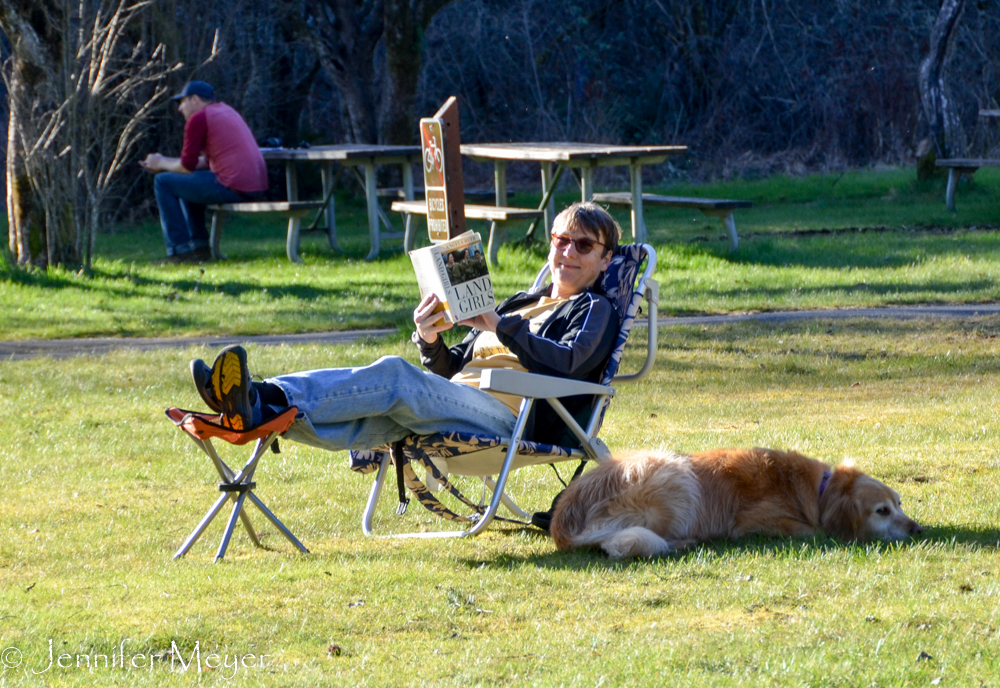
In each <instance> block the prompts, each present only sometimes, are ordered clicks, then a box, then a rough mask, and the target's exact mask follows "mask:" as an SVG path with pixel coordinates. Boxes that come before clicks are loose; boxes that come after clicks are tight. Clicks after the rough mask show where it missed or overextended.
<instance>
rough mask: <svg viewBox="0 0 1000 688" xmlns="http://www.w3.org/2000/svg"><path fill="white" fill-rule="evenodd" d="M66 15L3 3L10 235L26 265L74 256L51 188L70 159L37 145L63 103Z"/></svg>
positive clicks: (68, 227)
mask: <svg viewBox="0 0 1000 688" xmlns="http://www.w3.org/2000/svg"><path fill="white" fill-rule="evenodd" d="M62 10H63V4H62V3H45V4H36V3H33V2H18V1H17V0H2V1H0V30H2V31H3V33H4V34H5V35H6V36H7V39H8V40H9V41H10V44H11V53H12V54H11V63H10V66H9V67H8V70H7V71H6V72H5V73H4V78H5V79H6V81H7V90H8V94H9V105H10V118H9V121H8V133H7V170H6V171H7V223H8V236H9V245H10V249H11V252H12V253H13V254H14V256H15V258H16V259H17V262H18V263H19V264H22V265H24V264H27V263H35V264H38V265H45V264H51V263H61V262H63V261H64V260H66V259H67V258H69V259H71V260H72V258H73V256H72V252H73V249H74V243H75V242H74V241H73V228H72V213H71V212H67V210H68V209H67V208H64V207H63V204H61V203H59V199H58V198H52V197H50V194H49V193H48V191H49V189H48V188H47V187H46V183H45V182H46V180H51V179H55V178H57V177H58V176H59V175H58V170H59V167H60V166H61V165H63V164H64V161H61V160H59V159H58V158H55V156H51V155H48V154H46V151H44V150H43V149H42V148H43V147H42V146H36V145H34V144H35V143H37V142H38V140H39V138H40V137H42V136H44V132H45V128H46V125H47V124H49V123H51V122H52V121H53V117H54V116H55V112H56V110H57V108H58V107H59V104H60V103H61V102H62V98H61V97H60V95H61V94H60V86H61V83H60V77H61V74H62V70H61V69H60V66H61V64H62V51H63V36H62V32H61V31H60V26H61V23H62V21H63V19H64V17H63V15H62ZM67 251H68V252H69V254H68V255H67Z"/></svg>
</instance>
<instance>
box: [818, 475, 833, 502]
mask: <svg viewBox="0 0 1000 688" xmlns="http://www.w3.org/2000/svg"><path fill="white" fill-rule="evenodd" d="M831 477H833V473H831V472H830V471H826V472H825V473H824V474H823V479H822V480H821V481H820V483H819V498H820V499H823V493H824V492H825V491H826V486H827V485H828V484H829V483H830V478H831Z"/></svg>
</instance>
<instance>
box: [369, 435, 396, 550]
mask: <svg viewBox="0 0 1000 688" xmlns="http://www.w3.org/2000/svg"><path fill="white" fill-rule="evenodd" d="M391 462H392V459H391V458H390V457H389V454H388V453H387V454H386V455H385V456H384V457H383V458H382V463H381V464H379V467H378V475H376V476H375V484H374V485H372V490H371V492H370V493H369V494H368V503H367V504H366V505H365V513H364V515H363V516H362V517H361V532H363V533H364V534H365V535H373V534H374V531H373V530H372V518H373V516H374V515H375V507H376V506H378V500H379V498H380V497H381V496H382V488H383V487H384V486H385V479H386V476H387V475H388V474H389V471H388V467H389V464H390V463H391Z"/></svg>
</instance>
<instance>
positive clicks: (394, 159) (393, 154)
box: [260, 144, 421, 260]
mask: <svg viewBox="0 0 1000 688" xmlns="http://www.w3.org/2000/svg"><path fill="white" fill-rule="evenodd" d="M260 152H261V154H262V155H263V156H264V160H266V161H269V162H276V161H284V163H285V184H286V186H287V190H288V200H289V202H292V203H294V202H296V201H299V200H300V199H299V180H298V171H297V169H296V163H297V162H299V161H306V160H312V161H316V162H319V163H320V174H321V175H322V184H323V196H324V197H326V196H329V201H328V202H327V205H326V209H325V210H324V214H325V215H326V218H325V220H326V230H327V237H328V240H329V242H330V248H332V249H333V250H335V251H339V250H340V247H339V246H338V245H337V222H336V216H335V214H334V207H333V205H334V204H333V195H332V194H330V189H331V188H332V187H333V164H334V163H335V162H336V163H340V165H341V166H344V167H351V168H353V171H354V173H355V175H356V176H357V178H358V181H360V182H361V185H362V186H363V187H364V189H365V198H366V200H367V203H368V236H369V241H370V250H369V251H368V255H367V256H366V258H365V260H374V259H375V258H377V257H378V253H379V248H380V244H381V240H382V239H392V238H399V239H401V238H403V234H402V233H401V232H399V233H395V232H393V227H392V224H391V223H390V222H389V219H388V218H387V217H386V215H385V213H384V212H383V211H382V208H381V207H380V206H379V204H378V183H377V181H376V178H375V166H376V165H399V166H400V168H401V169H402V171H403V195H404V197H405V199H406V200H413V165H414V164H415V163H419V162H420V161H421V153H420V146H378V145H367V144H336V145H330V146H313V147H311V148H261V149H260ZM358 168H363V169H364V176H363V177H362V176H361V174H360V173H359V172H358ZM289 221H290V222H291V220H289ZM380 223H382V224H384V225H385V226H386V229H388V230H389V232H390V233H388V234H381V233H380Z"/></svg>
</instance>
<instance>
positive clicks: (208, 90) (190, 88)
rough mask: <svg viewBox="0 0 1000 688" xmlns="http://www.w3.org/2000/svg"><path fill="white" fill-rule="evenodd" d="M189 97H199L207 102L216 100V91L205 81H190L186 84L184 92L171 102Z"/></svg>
mask: <svg viewBox="0 0 1000 688" xmlns="http://www.w3.org/2000/svg"><path fill="white" fill-rule="evenodd" d="M188 96H198V97H199V98H203V99H205V100H215V89H214V88H212V84H207V83H205V82H204V81H189V82H187V83H186V84H184V90H183V91H181V92H180V93H178V94H177V95H176V96H174V97H173V98H171V99H170V100H180V99H181V98H187V97H188Z"/></svg>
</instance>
